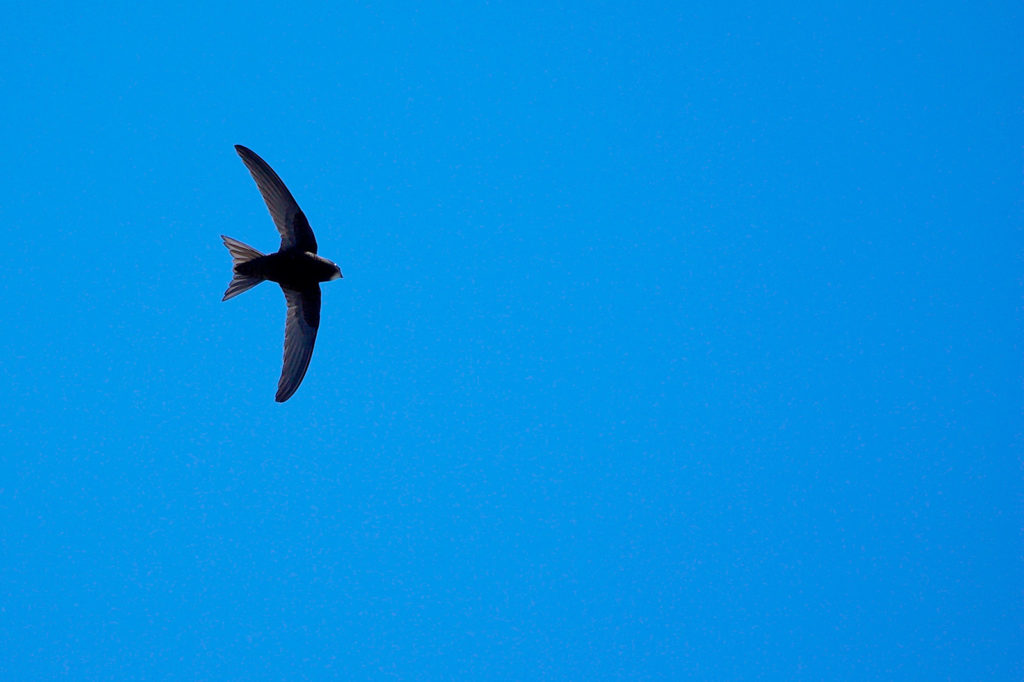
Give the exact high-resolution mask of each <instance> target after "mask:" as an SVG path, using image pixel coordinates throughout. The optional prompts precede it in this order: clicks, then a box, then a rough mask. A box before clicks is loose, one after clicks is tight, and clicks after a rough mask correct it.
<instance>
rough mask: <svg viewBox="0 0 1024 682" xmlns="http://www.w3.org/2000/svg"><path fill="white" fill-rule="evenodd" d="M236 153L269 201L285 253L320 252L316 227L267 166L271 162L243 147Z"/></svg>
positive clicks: (266, 200) (237, 148) (236, 146)
mask: <svg viewBox="0 0 1024 682" xmlns="http://www.w3.org/2000/svg"><path fill="white" fill-rule="evenodd" d="M235 151H236V152H238V155H239V156H241V157H242V162H243V163H244V164H245V167H246V168H248V169H249V172H250V173H252V179H253V180H255V181H256V186H257V187H259V188H260V194H262V195H263V200H264V201H265V202H267V208H268V209H270V215H271V217H273V219H274V224H275V225H277V231H278V232H280V233H281V250H282V251H284V250H286V249H291V248H298V249H300V250H302V251H309V252H311V253H316V237H314V236H313V228H311V227H310V226H309V221H308V220H306V216H305V214H304V213H303V212H302V209H301V208H299V205H298V204H297V203H296V202H295V198H294V197H292V193H291V192H289V191H288V188H287V187H285V186H284V183H283V182H281V178H279V177H277V173H275V172H274V169H273V168H271V167H270V166H268V165H267V162H266V161H264V160H263V159H261V158H260V157H259V156H257V155H256V152H254V151H252V150H251V149H246V148H245V147H243V146H242V145H240V144H236V145H235Z"/></svg>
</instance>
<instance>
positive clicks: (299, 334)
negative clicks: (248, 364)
mask: <svg viewBox="0 0 1024 682" xmlns="http://www.w3.org/2000/svg"><path fill="white" fill-rule="evenodd" d="M281 290H282V291H284V297H285V300H287V301H288V320H287V322H286V323H285V327H284V366H283V367H282V368H281V380H280V381H278V382H277V396H276V397H275V400H277V402H279V403H283V402H284V401H286V400H288V398H291V397H292V394H293V393H295V390H296V389H297V388H298V387H299V384H301V383H302V378H303V377H304V376H306V368H308V367H309V359H310V358H311V357H313V344H314V343H315V342H316V332H317V329H319V327H320V285H319V284H313V286H311V287H309V288H308V289H302V290H298V289H287V288H285V287H281Z"/></svg>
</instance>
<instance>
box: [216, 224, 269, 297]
mask: <svg viewBox="0 0 1024 682" xmlns="http://www.w3.org/2000/svg"><path fill="white" fill-rule="evenodd" d="M220 238H221V239H223V240H224V246H226V247H228V251H229V252H230V253H231V261H232V263H231V265H232V271H233V272H234V273H235V276H234V278H233V279H232V280H231V284H229V285H228V290H227V291H225V292H224V298H222V299H221V300H222V301H226V300H228V299H229V298H234V297H235V296H238V295H239V294H241V293H242V292H245V291H248V290H249V289H252V288H253V287H254V286H256V285H257V284H259V283H260V282H262V281H263V278H262V277H260V276H259V275H254V274H243V273H241V272H239V269H240V267H239V266H241V265H242V264H243V263H248V262H249V261H251V260H254V259H256V258H260V257H261V256H262V255H263V254H262V253H260V252H259V251H257V250H256V249H254V248H252V247H251V246H248V245H247V244H243V243H242V242H240V241H238V240H237V239H232V238H231V237H225V236H224V235H221V236H220Z"/></svg>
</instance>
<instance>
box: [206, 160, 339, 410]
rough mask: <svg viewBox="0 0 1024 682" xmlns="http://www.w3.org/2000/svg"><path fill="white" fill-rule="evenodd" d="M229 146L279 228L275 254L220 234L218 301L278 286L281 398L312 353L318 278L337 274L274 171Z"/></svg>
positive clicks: (317, 319) (298, 381)
mask: <svg viewBox="0 0 1024 682" xmlns="http://www.w3.org/2000/svg"><path fill="white" fill-rule="evenodd" d="M235 151H237V152H238V155H239V156H241V157H242V162H243V163H245V167H246V168H248V169H249V172H250V173H252V179H253V180H255V181H256V186H257V187H259V189H260V194H262V195H263V200H264V201H266V202H267V208H268V209H270V215H271V217H272V218H273V219H274V224H275V225H277V231H278V232H280V233H281V248H280V249H278V251H277V253H271V254H267V255H264V254H262V253H260V252H259V251H257V250H256V249H254V248H252V247H251V246H247V245H245V244H243V243H242V242H240V241H238V240H237V239H232V238H231V237H225V236H224V235H221V236H220V238H221V239H223V240H224V245H225V246H226V247H228V251H230V252H231V259H232V261H233V263H232V265H233V269H234V278H233V279H232V280H231V283H230V284H229V285H228V290H227V291H225V292H224V298H223V299H222V300H225V301H226V300H228V299H229V298H234V297H235V296H238V295H239V294H240V293H242V292H244V291H248V290H249V289H251V288H253V287H254V286H256V285H257V284H259V283H260V282H262V281H264V280H269V281H271V282H277V283H278V284H280V285H281V290H282V291H283V292H284V298H285V301H286V302H287V303H288V319H287V321H286V322H285V328H284V366H283V367H282V368H281V379H280V381H278V383H277V396H276V398H275V399H276V400H277V402H279V403H283V402H284V401H286V400H288V398H291V397H292V394H293V393H295V389H297V388H298V387H299V384H301V383H302V378H303V377H304V376H306V368H308V367H309V359H310V358H311V357H312V356H313V344H314V343H315V342H316V332H317V329H319V327H320V282H328V281H330V280H332V279H341V276H342V275H341V269H340V268H339V267H338V266H337V265H335V264H334V263H332V262H331V261H329V260H327V259H326V258H322V257H320V256H318V255H316V238H315V237H314V236H313V229H312V228H311V227H310V226H309V221H308V220H306V216H305V215H304V214H303V213H302V209H300V208H299V205H298V204H297V203H295V199H294V198H292V194H291V192H289V191H288V188H287V187H285V186H284V183H283V182H281V178H279V177H277V173H275V172H274V171H273V169H271V167H270V166H268V165H267V162H266V161H264V160H263V159H261V158H260V157H259V156H257V155H256V154H255V153H254V152H253V151H252V150H249V149H246V148H245V147H243V146H242V145H240V144H236V145H235Z"/></svg>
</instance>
